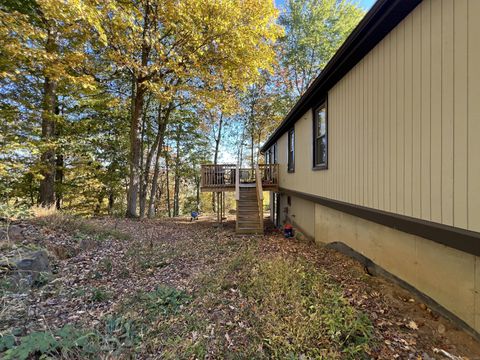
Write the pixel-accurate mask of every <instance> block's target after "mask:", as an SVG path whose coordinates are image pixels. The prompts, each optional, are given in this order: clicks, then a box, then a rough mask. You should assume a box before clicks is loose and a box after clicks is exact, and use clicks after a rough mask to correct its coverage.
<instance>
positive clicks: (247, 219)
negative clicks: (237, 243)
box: [200, 164, 278, 234]
mask: <svg viewBox="0 0 480 360" xmlns="http://www.w3.org/2000/svg"><path fill="white" fill-rule="evenodd" d="M201 174H202V177H201V183H200V189H201V191H203V192H214V193H217V194H218V195H222V194H221V193H223V192H225V191H234V192H235V200H236V204H237V211H236V213H237V224H236V231H237V233H239V234H253V233H255V234H263V232H264V229H263V191H278V164H262V165H260V164H258V165H256V166H255V168H253V169H251V168H250V169H245V168H240V167H238V166H237V165H232V164H222V165H202V173H201ZM220 218H221V217H220Z"/></svg>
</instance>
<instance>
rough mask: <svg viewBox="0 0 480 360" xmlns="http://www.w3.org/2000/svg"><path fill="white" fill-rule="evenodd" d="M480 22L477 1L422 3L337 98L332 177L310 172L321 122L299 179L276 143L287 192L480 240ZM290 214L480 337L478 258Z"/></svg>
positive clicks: (299, 159) (308, 131)
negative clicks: (466, 233)
mask: <svg viewBox="0 0 480 360" xmlns="http://www.w3.org/2000/svg"><path fill="white" fill-rule="evenodd" d="M479 15H480V1H477V0H443V1H442V0H424V1H423V2H422V3H421V4H420V5H419V6H418V7H417V8H415V10H413V11H412V13H410V14H409V15H408V16H407V17H406V18H405V19H404V20H403V21H402V22H401V23H400V24H399V25H398V26H397V27H396V28H395V29H394V30H393V31H392V32H390V33H389V34H388V35H387V36H386V37H385V38H384V39H383V40H382V41H381V42H380V43H379V44H378V45H377V46H376V47H375V48H374V49H373V50H372V51H371V52H370V53H369V54H368V55H367V56H366V57H365V58H364V59H362V61H360V62H359V63H358V64H357V65H356V66H355V67H354V68H353V69H352V70H351V71H350V72H349V73H347V74H346V75H345V76H344V78H343V79H342V80H340V81H339V82H338V83H337V84H336V85H335V86H334V87H333V88H332V89H331V90H330V91H329V94H328V167H329V168H328V169H327V170H319V171H314V170H312V111H308V112H307V113H306V114H304V115H303V117H302V118H301V119H299V120H298V121H297V122H296V123H295V172H294V173H288V172H287V133H285V134H283V136H282V137H281V138H280V139H278V141H277V145H278V163H279V164H280V169H279V170H280V173H279V176H280V179H279V182H280V187H281V188H283V189H291V190H294V191H298V192H303V193H307V194H313V195H318V196H321V197H325V198H330V199H334V200H339V201H343V202H347V203H351V204H355V205H361V206H365V207H370V208H373V209H378V210H383V211H387V212H391V213H396V214H401V215H406V216H411V217H414V218H418V219H423V220H428V221H432V222H436V223H441V224H445V225H450V226H454V227H457V228H462V229H467V230H471V231H476V232H480V66H479V64H480V42H479V39H478V34H480V21H478V20H477V18H478V16H479ZM319 100H320V99H319ZM286 198H287V196H286V195H283V196H282V197H281V216H282V219H284V218H285V214H284V213H283V209H284V208H285V207H286ZM297 206H298V207H297ZM300 207H302V209H300ZM312 209H314V210H312ZM290 214H295V217H294V221H295V222H296V223H297V224H298V226H299V227H300V228H301V229H302V230H303V231H305V232H309V233H310V232H311V231H313V236H314V237H315V240H316V241H317V242H334V241H340V242H343V243H345V244H347V245H349V246H350V247H352V248H353V249H354V250H356V251H357V252H359V253H361V254H363V255H364V256H366V257H367V258H369V259H371V260H372V261H373V262H375V263H376V264H378V265H380V266H381V267H383V268H384V269H385V270H387V271H389V272H390V273H392V274H394V275H396V276H397V277H399V278H400V279H402V280H404V281H406V282H408V283H409V284H411V285H412V286H414V287H416V288H417V289H418V290H419V291H421V292H423V293H425V294H426V295H428V296H430V297H431V298H432V299H434V300H435V301H437V302H438V303H439V304H440V305H442V306H444V307H445V308H446V309H448V310H450V311H451V312H452V313H454V314H455V315H457V316H458V317H459V318H461V319H462V320H464V321H465V322H466V323H467V324H469V325H470V326H471V327H472V328H474V329H476V330H477V331H478V332H480V295H479V294H480V258H479V257H476V256H474V255H471V254H468V253H464V252H461V251H458V250H455V249H452V248H449V247H446V246H443V245H440V244H437V243H436V242H434V241H430V240H427V239H423V238H420V237H418V236H414V235H410V234H406V233H403V232H400V231H397V230H394V229H392V228H389V227H386V226H383V225H379V224H376V223H373V222H370V221H367V220H363V219H360V218H358V217H354V216H352V215H348V214H345V213H342V212H338V211H336V210H332V209H330V208H326V207H324V206H321V205H318V204H313V203H309V202H308V201H306V200H302V199H298V198H295V197H292V206H291V209H289V214H288V215H290ZM312 214H313V215H312ZM312 216H313V219H312ZM312 228H313V230H312Z"/></svg>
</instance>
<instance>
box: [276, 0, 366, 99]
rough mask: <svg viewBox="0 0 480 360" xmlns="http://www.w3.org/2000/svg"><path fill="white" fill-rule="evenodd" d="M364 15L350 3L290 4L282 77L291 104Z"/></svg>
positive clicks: (314, 0)
mask: <svg viewBox="0 0 480 360" xmlns="http://www.w3.org/2000/svg"><path fill="white" fill-rule="evenodd" d="M363 15H364V11H363V10H362V9H361V8H360V7H358V5H356V4H354V3H352V2H351V1H349V0H287V1H286V4H285V11H284V12H283V13H282V14H281V16H280V18H279V23H280V24H281V25H282V26H284V28H285V36H284V37H282V38H281V39H280V41H279V45H278V57H279V62H280V64H279V69H278V72H277V74H278V76H280V77H281V78H282V79H283V82H284V85H285V87H286V89H285V90H286V92H287V94H288V95H289V96H290V98H291V99H292V101H291V104H292V103H293V102H295V101H296V99H298V97H299V96H301V95H302V94H303V93H304V92H305V90H306V89H307V88H308V87H309V86H310V84H311V83H312V81H313V80H314V79H315V78H316V77H317V76H318V74H319V73H320V72H321V71H322V69H323V68H324V67H325V65H326V64H327V63H328V61H329V60H330V58H331V57H332V56H333V54H334V53H335V52H336V51H337V49H338V47H339V46H340V45H341V44H342V43H343V42H344V41H345V39H346V37H347V36H348V35H349V34H350V32H351V31H352V30H353V29H354V28H355V26H356V25H357V24H358V22H359V21H360V19H361V18H362V17H363ZM289 107H290V106H289Z"/></svg>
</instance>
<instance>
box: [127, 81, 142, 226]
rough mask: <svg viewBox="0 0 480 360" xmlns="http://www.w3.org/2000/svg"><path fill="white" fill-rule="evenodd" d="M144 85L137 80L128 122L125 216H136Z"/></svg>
mask: <svg viewBox="0 0 480 360" xmlns="http://www.w3.org/2000/svg"><path fill="white" fill-rule="evenodd" d="M144 93H145V87H144V85H143V84H139V83H138V82H137V91H136V94H135V104H134V109H133V113H132V118H131V122H130V178H129V184H128V194H127V195H128V196H127V214H126V215H127V217H137V216H138V215H137V200H138V191H139V183H140V174H141V169H140V144H141V141H140V125H141V122H140V119H141V117H142V108H143V101H144V97H143V96H144Z"/></svg>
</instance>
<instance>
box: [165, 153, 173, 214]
mask: <svg viewBox="0 0 480 360" xmlns="http://www.w3.org/2000/svg"><path fill="white" fill-rule="evenodd" d="M165 171H166V176H167V179H166V183H167V192H166V195H167V211H168V217H172V207H171V206H170V169H169V167H168V153H166V154H165Z"/></svg>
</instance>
